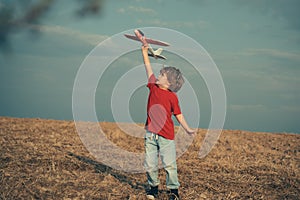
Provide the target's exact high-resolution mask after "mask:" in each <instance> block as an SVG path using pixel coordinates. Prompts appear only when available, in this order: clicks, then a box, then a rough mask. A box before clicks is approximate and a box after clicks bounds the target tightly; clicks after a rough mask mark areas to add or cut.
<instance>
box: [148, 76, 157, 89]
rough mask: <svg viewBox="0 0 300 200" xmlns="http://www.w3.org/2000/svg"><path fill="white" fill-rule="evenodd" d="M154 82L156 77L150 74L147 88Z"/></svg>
mask: <svg viewBox="0 0 300 200" xmlns="http://www.w3.org/2000/svg"><path fill="white" fill-rule="evenodd" d="M155 82H156V78H155V76H154V74H152V75H151V76H150V77H149V79H148V84H147V87H148V88H149V89H151V88H152V87H153V86H154V85H155Z"/></svg>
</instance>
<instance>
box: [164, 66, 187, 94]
mask: <svg viewBox="0 0 300 200" xmlns="http://www.w3.org/2000/svg"><path fill="white" fill-rule="evenodd" d="M160 73H161V74H164V73H165V74H166V75H167V78H168V81H169V83H170V86H169V90H171V91H172V92H178V91H179V90H180V88H181V86H182V85H183V83H184V79H183V76H182V74H181V72H180V70H179V69H176V68H175V67H171V66H168V67H165V66H163V68H162V69H161V70H160Z"/></svg>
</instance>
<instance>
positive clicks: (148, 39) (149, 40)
mask: <svg viewBox="0 0 300 200" xmlns="http://www.w3.org/2000/svg"><path fill="white" fill-rule="evenodd" d="M124 36H125V37H127V38H129V39H132V40H136V41H141V40H140V39H139V38H138V37H136V36H135V35H128V34H124ZM146 42H147V43H148V44H155V45H159V46H165V47H166V46H170V44H168V43H166V42H162V41H159V40H153V39H151V38H146Z"/></svg>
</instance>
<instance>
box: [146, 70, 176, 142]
mask: <svg viewBox="0 0 300 200" xmlns="http://www.w3.org/2000/svg"><path fill="white" fill-rule="evenodd" d="M155 81H156V78H155V76H154V75H152V76H151V77H150V78H149V80H148V85H147V87H148V88H149V90H150V93H149V97H148V105H147V121H146V125H145V128H146V130H148V131H150V132H153V133H156V134H158V135H160V136H162V137H164V138H166V139H169V140H174V122H173V120H172V114H173V115H178V114H181V110H180V106H179V102H178V97H177V95H176V94H175V93H174V92H171V91H170V90H163V89H161V88H159V86H158V85H156V84H155Z"/></svg>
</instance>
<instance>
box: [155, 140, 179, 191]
mask: <svg viewBox="0 0 300 200" xmlns="http://www.w3.org/2000/svg"><path fill="white" fill-rule="evenodd" d="M159 147H160V156H161V159H162V163H163V166H164V169H165V170H166V173H167V177H166V183H167V188H168V189H178V187H179V185H180V184H179V181H178V176H177V164H176V147H175V141H174V140H168V139H165V138H163V137H159Z"/></svg>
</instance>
